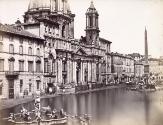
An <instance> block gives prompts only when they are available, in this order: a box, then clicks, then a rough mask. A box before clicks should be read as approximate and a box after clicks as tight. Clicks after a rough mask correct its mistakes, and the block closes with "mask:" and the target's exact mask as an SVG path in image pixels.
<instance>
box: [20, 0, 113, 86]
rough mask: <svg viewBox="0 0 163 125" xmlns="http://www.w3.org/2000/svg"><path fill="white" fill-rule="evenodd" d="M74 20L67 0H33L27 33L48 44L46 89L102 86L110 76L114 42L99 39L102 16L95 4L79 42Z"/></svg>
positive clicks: (45, 65) (26, 26)
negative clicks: (111, 46)
mask: <svg viewBox="0 0 163 125" xmlns="http://www.w3.org/2000/svg"><path fill="white" fill-rule="evenodd" d="M74 17H75V14H72V13H71V10H70V7H69V3H68V0H40V1H38V0H31V1H30V4H29V8H28V11H27V12H26V13H25V15H24V24H21V25H23V27H24V30H26V31H29V32H31V33H33V34H35V35H38V36H40V37H41V38H43V39H45V41H46V42H45V44H44V82H45V83H46V85H47V86H48V84H49V85H50V84H55V83H56V84H57V85H63V84H74V85H83V84H95V83H97V82H98V83H102V82H104V80H106V74H110V73H111V68H110V67H111V57H110V45H111V42H110V41H108V40H105V39H103V38H100V37H99V32H100V30H99V25H98V20H99V19H98V17H99V14H98V12H97V10H96V9H95V7H94V5H93V2H91V5H90V7H89V8H88V10H87V12H86V29H85V32H86V35H85V37H81V39H79V40H77V39H74ZM105 82H106V81H105Z"/></svg>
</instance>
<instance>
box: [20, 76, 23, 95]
mask: <svg viewBox="0 0 163 125" xmlns="http://www.w3.org/2000/svg"><path fill="white" fill-rule="evenodd" d="M22 92H23V80H22V79H21V80H20V93H22Z"/></svg>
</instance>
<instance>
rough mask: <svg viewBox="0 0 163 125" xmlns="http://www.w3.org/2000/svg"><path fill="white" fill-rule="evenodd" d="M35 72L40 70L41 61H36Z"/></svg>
mask: <svg viewBox="0 0 163 125" xmlns="http://www.w3.org/2000/svg"><path fill="white" fill-rule="evenodd" d="M36 72H41V62H37V63H36Z"/></svg>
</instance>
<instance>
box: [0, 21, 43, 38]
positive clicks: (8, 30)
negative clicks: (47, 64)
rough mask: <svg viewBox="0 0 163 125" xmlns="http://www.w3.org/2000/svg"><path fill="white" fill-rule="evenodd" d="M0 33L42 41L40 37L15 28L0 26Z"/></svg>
mask: <svg viewBox="0 0 163 125" xmlns="http://www.w3.org/2000/svg"><path fill="white" fill-rule="evenodd" d="M0 31H1V32H5V33H11V34H15V35H20V36H25V37H29V38H34V39H40V40H44V39H42V38H41V37H39V36H36V35H34V34H32V33H30V32H28V31H25V30H22V29H20V28H18V27H16V26H11V25H3V24H0Z"/></svg>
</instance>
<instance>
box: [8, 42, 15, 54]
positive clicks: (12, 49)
mask: <svg viewBox="0 0 163 125" xmlns="http://www.w3.org/2000/svg"><path fill="white" fill-rule="evenodd" d="M9 53H11V54H13V53H14V45H13V44H10V45H9Z"/></svg>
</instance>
